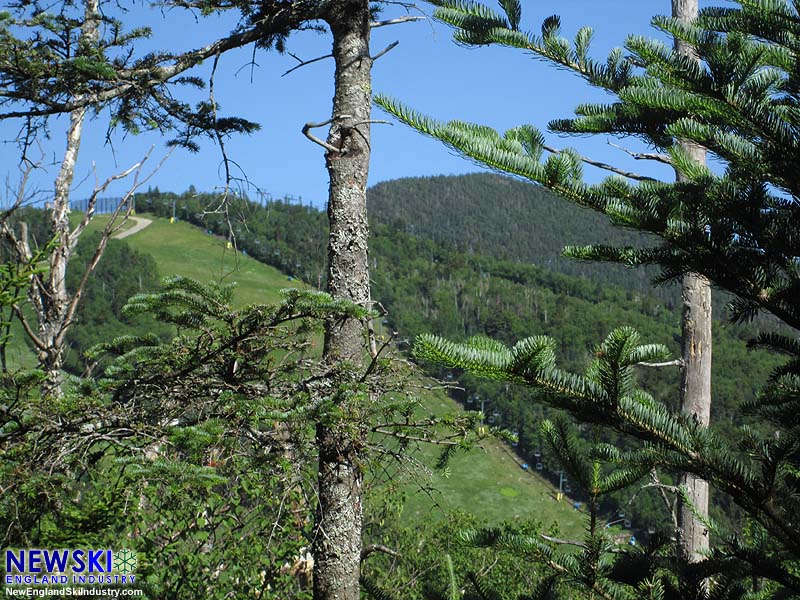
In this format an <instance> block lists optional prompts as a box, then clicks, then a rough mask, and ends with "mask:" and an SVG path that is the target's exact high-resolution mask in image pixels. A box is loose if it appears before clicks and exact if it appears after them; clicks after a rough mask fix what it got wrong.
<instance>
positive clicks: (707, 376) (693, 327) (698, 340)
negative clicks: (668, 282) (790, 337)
mask: <svg viewBox="0 0 800 600" xmlns="http://www.w3.org/2000/svg"><path fill="white" fill-rule="evenodd" d="M697 12H698V0H672V16H673V17H675V18H677V19H680V20H682V21H686V22H690V21H693V20H694V19H696V18H697ZM675 49H676V50H677V51H678V52H681V53H683V54H686V55H687V56H696V54H695V52H694V50H693V49H692V47H691V46H689V45H688V44H686V43H685V42H683V41H680V40H676V41H675ZM684 147H685V149H686V150H687V151H688V152H689V153H690V154H691V156H692V157H693V158H694V159H695V160H697V162H705V160H706V153H705V150H704V149H703V148H702V147H700V146H697V145H694V144H688V143H687V144H685V145H684ZM677 178H678V181H684V180H685V178H684V176H683V174H682V173H679V172H678V173H677ZM696 225H697V226H701V224H696ZM681 291H682V299H683V311H682V314H681V345H682V348H681V353H682V357H683V369H682V371H681V392H680V396H681V411H682V412H683V413H684V414H687V415H691V416H692V417H693V418H694V419H695V420H696V421H697V422H698V423H699V424H701V425H703V426H706V427H707V426H708V424H709V422H710V420H711V285H710V284H709V281H708V280H707V279H706V278H705V277H703V276H702V275H697V274H695V273H689V274H687V275H685V276H684V278H683V282H682V290H681ZM680 483H681V485H684V486H686V488H687V489H688V492H689V493H688V496H689V500H690V501H691V503H692V505H693V507H694V510H696V511H697V514H699V515H702V516H704V517H707V516H708V482H706V481H703V480H702V479H698V478H697V477H695V476H694V475H690V474H687V473H684V474H682V475H681V477H680ZM678 528H679V534H680V536H681V537H680V549H681V552H682V553H683V556H684V558H686V559H688V560H690V561H693V562H694V561H697V560H700V559H701V558H702V556H703V553H704V551H706V550H707V549H708V547H709V539H708V531H707V530H706V528H705V526H704V525H703V524H702V523H701V522H700V520H699V519H698V518H697V517H696V516H695V515H694V513H693V510H692V507H690V506H689V505H687V504H685V503H683V502H681V503H680V504H679V506H678Z"/></svg>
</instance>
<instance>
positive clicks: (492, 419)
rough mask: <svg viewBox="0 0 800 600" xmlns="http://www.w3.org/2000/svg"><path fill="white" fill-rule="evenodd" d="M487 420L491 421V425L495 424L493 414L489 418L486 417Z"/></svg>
mask: <svg viewBox="0 0 800 600" xmlns="http://www.w3.org/2000/svg"><path fill="white" fill-rule="evenodd" d="M486 421H487V422H488V423H489V425H494V417H493V416H491V417H489V418H488V419H486Z"/></svg>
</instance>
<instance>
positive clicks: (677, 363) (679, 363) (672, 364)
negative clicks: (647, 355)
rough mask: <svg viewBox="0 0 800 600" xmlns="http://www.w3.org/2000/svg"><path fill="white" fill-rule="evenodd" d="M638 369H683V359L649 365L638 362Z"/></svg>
mask: <svg viewBox="0 0 800 600" xmlns="http://www.w3.org/2000/svg"><path fill="white" fill-rule="evenodd" d="M636 366H638V367H651V368H654V369H660V368H662V367H681V368H683V359H682V358H676V359H675V360H668V361H666V362H658V363H649V362H640V363H636Z"/></svg>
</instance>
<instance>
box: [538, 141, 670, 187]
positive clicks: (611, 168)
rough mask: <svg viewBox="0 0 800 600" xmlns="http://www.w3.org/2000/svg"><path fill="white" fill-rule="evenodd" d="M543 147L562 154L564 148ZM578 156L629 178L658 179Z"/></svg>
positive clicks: (635, 179) (589, 162)
mask: <svg viewBox="0 0 800 600" xmlns="http://www.w3.org/2000/svg"><path fill="white" fill-rule="evenodd" d="M542 148H544V149H545V150H547V151H548V152H551V153H552V154H561V153H562V152H564V150H559V149H558V148H553V147H552V146H547V145H543V146H542ZM578 158H580V160H581V162H585V163H586V164H587V165H592V166H593V167H597V168H598V169H603V170H604V171H610V172H612V173H616V174H617V175H622V176H623V177H626V178H627V179H633V180H634V181H657V180H656V179H654V178H653V177H647V176H645V175H639V174H638V173H633V172H631V171H626V170H624V169H620V168H618V167H615V166H614V165H609V164H608V163H604V162H600V161H598V160H593V159H591V158H588V157H586V156H583V155H580V154H578Z"/></svg>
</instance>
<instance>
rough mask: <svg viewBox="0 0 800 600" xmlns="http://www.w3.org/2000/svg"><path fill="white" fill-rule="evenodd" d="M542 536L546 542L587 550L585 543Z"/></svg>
mask: <svg viewBox="0 0 800 600" xmlns="http://www.w3.org/2000/svg"><path fill="white" fill-rule="evenodd" d="M540 535H541V536H542V539H544V540H546V541H548V542H550V543H552V544H564V545H567V546H577V547H578V548H586V543H584V542H579V541H576V540H565V539H561V538H557V537H553V536H550V535H545V534H543V533H542V534H540Z"/></svg>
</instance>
